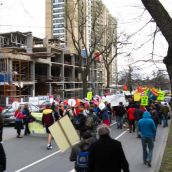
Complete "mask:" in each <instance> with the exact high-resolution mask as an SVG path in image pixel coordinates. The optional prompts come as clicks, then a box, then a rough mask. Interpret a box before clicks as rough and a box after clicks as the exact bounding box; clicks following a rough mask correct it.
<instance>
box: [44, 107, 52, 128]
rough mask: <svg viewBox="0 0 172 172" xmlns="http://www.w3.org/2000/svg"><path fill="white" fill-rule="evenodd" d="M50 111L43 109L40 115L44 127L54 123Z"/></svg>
mask: <svg viewBox="0 0 172 172" xmlns="http://www.w3.org/2000/svg"><path fill="white" fill-rule="evenodd" d="M52 112H53V110H52V109H45V110H43V115H42V124H43V125H45V126H51V125H52V124H53V123H54V118H53V114H52Z"/></svg>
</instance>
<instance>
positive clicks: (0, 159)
mask: <svg viewBox="0 0 172 172" xmlns="http://www.w3.org/2000/svg"><path fill="white" fill-rule="evenodd" d="M5 170H6V155H5V151H4V148H3V146H2V143H0V171H5Z"/></svg>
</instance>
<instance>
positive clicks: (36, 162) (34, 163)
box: [15, 150, 61, 172]
mask: <svg viewBox="0 0 172 172" xmlns="http://www.w3.org/2000/svg"><path fill="white" fill-rule="evenodd" d="M60 152H61V151H60V150H59V151H56V152H54V153H52V154H50V155H48V156H46V157H44V158H42V159H40V160H38V161H35V162H33V163H32V164H29V165H27V166H25V167H23V168H21V169H19V170H17V171H15V172H20V171H23V170H26V169H27V168H29V167H31V166H33V165H36V164H38V163H40V162H42V161H44V160H46V159H48V158H50V157H52V156H54V155H56V154H58V153H60Z"/></svg>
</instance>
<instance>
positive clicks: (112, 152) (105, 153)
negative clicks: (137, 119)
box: [89, 135, 129, 172]
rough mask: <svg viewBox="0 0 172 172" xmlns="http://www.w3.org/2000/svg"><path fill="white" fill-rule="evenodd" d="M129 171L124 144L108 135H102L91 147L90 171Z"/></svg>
mask: <svg viewBox="0 0 172 172" xmlns="http://www.w3.org/2000/svg"><path fill="white" fill-rule="evenodd" d="M122 169H123V171H124V172H129V164H128V162H127V160H126V157H125V154H124V152H123V149H122V145H121V143H120V142H119V141H117V140H114V139H112V138H111V137H110V136H108V135H104V136H101V137H100V139H99V140H98V141H96V142H95V143H93V144H92V145H91V147H90V154H89V172H106V171H107V172H121V170H122Z"/></svg>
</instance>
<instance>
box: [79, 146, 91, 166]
mask: <svg viewBox="0 0 172 172" xmlns="http://www.w3.org/2000/svg"><path fill="white" fill-rule="evenodd" d="M88 149H89V145H88V144H86V143H85V144H84V145H83V146H82V148H81V151H80V152H79V153H78V154H77V157H76V166H77V169H86V168H88V156H89V152H88Z"/></svg>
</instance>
